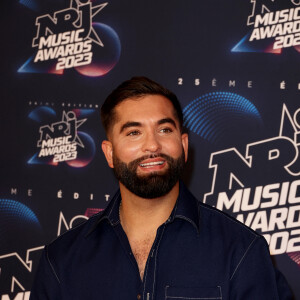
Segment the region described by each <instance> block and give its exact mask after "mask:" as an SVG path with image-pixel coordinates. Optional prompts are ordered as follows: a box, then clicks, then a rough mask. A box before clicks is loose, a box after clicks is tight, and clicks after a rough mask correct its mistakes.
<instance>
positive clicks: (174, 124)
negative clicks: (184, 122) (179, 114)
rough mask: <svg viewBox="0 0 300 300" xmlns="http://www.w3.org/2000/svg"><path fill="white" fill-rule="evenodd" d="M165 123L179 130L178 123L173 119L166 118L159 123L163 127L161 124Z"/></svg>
mask: <svg viewBox="0 0 300 300" xmlns="http://www.w3.org/2000/svg"><path fill="white" fill-rule="evenodd" d="M165 123H170V124H172V125H173V126H174V127H175V128H177V126H176V123H175V121H174V120H173V119H171V118H165V119H161V120H159V121H158V122H157V124H158V125H161V124H165Z"/></svg>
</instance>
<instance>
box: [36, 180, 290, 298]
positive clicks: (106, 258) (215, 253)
mask: <svg viewBox="0 0 300 300" xmlns="http://www.w3.org/2000/svg"><path fill="white" fill-rule="evenodd" d="M120 201H121V196H120V193H119V192H118V193H117V194H116V195H115V196H114V198H113V199H112V200H111V202H110V203H109V205H108V207H107V208H106V209H105V210H104V211H103V212H102V213H100V214H97V215H95V216H93V217H91V218H90V219H89V220H88V221H87V222H85V223H84V224H82V225H80V226H78V227H76V228H74V229H72V230H70V231H68V232H67V233H65V234H63V235H62V236H60V237H58V238H57V239H56V240H55V241H54V242H52V243H51V244H50V245H48V246H46V247H45V250H44V252H43V256H42V258H41V262H40V265H39V269H38V272H37V276H36V280H35V283H34V286H33V289H32V292H31V297H30V299H31V300H37V299H39V300H45V299H57V300H64V299H69V300H76V299H79V300H85V299H104V300H116V299H119V300H134V299H144V300H150V299H151V300H154V299H159V300H160V299H174V300H176V299H178V300H184V299H194V300H197V299H223V300H225V299H226V300H227V299H231V300H233V299H241V300H248V299H249V300H250V299H251V300H257V299H263V300H268V299H270V300H276V299H292V297H291V295H290V291H289V288H288V287H287V285H286V282H285V280H284V278H283V277H282V276H281V275H280V273H279V272H277V271H276V270H275V269H274V267H273V265H272V262H271V258H270V255H269V250H268V245H267V243H266V241H265V240H264V238H263V237H261V236H260V235H258V234H257V233H255V232H254V231H253V230H251V229H249V228H248V227H246V226H245V225H243V224H241V223H240V222H238V221H236V220H235V219H233V218H231V217H229V216H227V215H225V214H224V213H222V212H220V211H218V210H216V209H214V208H212V207H210V206H207V205H205V204H203V203H201V202H199V201H197V200H196V199H195V198H194V196H193V195H192V194H191V193H190V192H189V191H188V190H187V189H186V188H185V186H184V185H183V184H182V183H181V184H180V193H179V197H178V200H177V203H176V205H175V207H174V209H173V211H172V213H171V216H170V217H169V219H168V220H167V221H166V222H165V223H164V224H162V225H161V226H160V227H159V228H158V230H157V234H156V238H155V241H154V243H153V246H152V249H151V250H150V254H149V257H148V260H147V263H146V266H145V272H144V278H143V280H141V279H140V274H139V269H138V265H137V262H136V260H135V258H134V255H133V254H132V251H131V248H130V245H129V242H128V239H127V236H126V234H125V232H124V230H123V229H122V226H121V224H120V219H119V205H120ZM145 222H146V220H145Z"/></svg>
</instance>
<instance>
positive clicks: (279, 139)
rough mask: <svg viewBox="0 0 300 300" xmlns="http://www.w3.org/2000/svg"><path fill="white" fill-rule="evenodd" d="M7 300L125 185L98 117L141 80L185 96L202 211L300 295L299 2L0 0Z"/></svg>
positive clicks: (26, 290) (25, 291)
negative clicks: (216, 215)
mask: <svg viewBox="0 0 300 300" xmlns="http://www.w3.org/2000/svg"><path fill="white" fill-rule="evenodd" d="M0 14H1V18H0V23H1V36H2V42H1V45H2V46H1V49H0V51H1V56H0V60H1V69H0V72H1V82H2V83H1V88H0V96H1V102H2V109H1V110H0V120H1V131H0V135H1V141H2V147H1V150H0V151H1V157H2V159H1V168H0V172H1V181H0V188H1V189H0V270H1V272H0V298H1V299H15V298H16V297H22V299H28V297H29V294H30V289H31V285H32V281H33V278H34V274H35V271H36V267H37V264H38V260H39V256H40V253H41V251H42V249H43V246H44V245H45V244H46V243H49V242H50V241H51V240H52V239H54V238H56V237H57V236H58V235H59V234H61V233H63V232H64V231H66V230H68V229H70V228H72V227H73V226H75V225H76V224H78V223H79V222H82V221H83V220H86V219H88V218H89V217H90V216H91V215H92V214H94V213H96V212H99V211H100V210H102V209H104V208H105V207H106V205H107V203H108V201H109V200H110V197H111V195H113V193H114V191H115V190H116V189H117V186H118V185H117V182H116V180H115V179H114V176H113V173H112V171H111V170H110V169H109V168H108V166H107V164H106V161H105V159H104V156H103V154H102V153H101V152H102V151H101V147H100V145H101V141H102V140H103V139H104V138H105V134H104V131H103V129H102V126H101V121H100V116H99V108H100V106H101V105H102V103H103V101H104V99H105V97H106V96H107V95H108V94H109V92H110V91H111V90H112V89H113V88H114V87H116V85H118V84H119V83H121V82H122V81H123V80H126V79H128V78H130V77H132V76H136V75H144V76H148V77H150V78H152V79H154V80H156V81H158V82H160V83H162V84H163V85H165V86H167V87H168V88H169V89H171V90H173V91H174V92H175V93H176V94H177V95H178V97H179V99H180V101H181V104H182V107H183V110H184V125H185V127H186V129H187V130H188V131H189V136H190V151H189V162H188V164H187V166H186V170H185V174H184V181H185V182H186V184H187V185H188V186H189V188H190V189H191V190H192V192H193V193H194V194H195V195H196V196H197V197H198V199H199V200H200V201H203V202H205V203H207V204H210V205H213V206H216V207H217V208H219V209H220V210H223V211H225V212H227V213H229V214H231V215H233V216H234V217H236V218H237V219H238V220H240V221H241V222H243V223H245V224H247V225H248V226H250V227H252V228H253V229H254V230H256V231H257V232H259V233H261V234H263V235H264V236H265V238H266V240H267V241H268V243H269V246H270V252H271V254H272V255H273V258H274V261H275V264H276V265H277V267H278V268H279V269H280V270H281V271H282V272H283V273H284V275H285V276H286V278H287V280H288V282H289V284H290V285H291V287H292V289H293V292H294V294H295V299H300V289H299V280H300V192H299V186H300V179H299V175H300V157H299V143H300V137H299V136H300V134H299V132H300V102H299V100H298V99H299V94H300V76H299V75H300V72H299V63H300V46H299V45H300V5H299V3H298V2H297V1H292V0H288V1H284V0H274V1H271V0H260V1H258V0H257V1H252V0H251V1H250V0H245V1H237V0H229V1H221V0H214V1H197V0H190V1H183V0H181V1H175V2H174V1H170V0H167V1H157V0H153V1H151V2H147V1H137V0H128V1H121V0H112V1H109V2H102V1H99V0H95V1H91V0H87V1H79V0H78V1H77V0H51V1H48V0H19V1H16V0H15V1H2V3H1V10H0Z"/></svg>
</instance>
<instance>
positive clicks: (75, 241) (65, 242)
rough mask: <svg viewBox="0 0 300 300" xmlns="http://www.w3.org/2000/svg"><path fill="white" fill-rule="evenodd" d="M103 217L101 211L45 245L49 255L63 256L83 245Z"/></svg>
mask: <svg viewBox="0 0 300 300" xmlns="http://www.w3.org/2000/svg"><path fill="white" fill-rule="evenodd" d="M102 217H103V211H101V212H99V213H97V214H95V215H93V216H91V217H90V218H89V219H88V220H86V221H84V222H82V223H80V224H79V225H76V226H75V227H73V228H71V229H69V230H68V231H66V232H65V233H63V234H61V235H60V236H59V237H57V238H56V239H54V240H53V241H51V242H50V243H49V244H48V245H47V250H48V253H49V255H51V256H52V254H53V255H55V256H59V255H60V254H61V255H64V256H65V254H66V253H67V252H68V251H70V249H72V248H77V246H79V245H80V244H81V243H83V242H84V241H85V240H86V238H87V237H88V236H89V234H90V233H91V232H92V231H93V229H94V228H95V227H96V226H97V224H98V223H99V221H100V220H101V219H102Z"/></svg>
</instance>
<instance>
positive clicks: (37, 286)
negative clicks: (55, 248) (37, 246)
mask: <svg viewBox="0 0 300 300" xmlns="http://www.w3.org/2000/svg"><path fill="white" fill-rule="evenodd" d="M29 299H30V300H61V299H62V297H61V294H60V282H59V278H58V277H57V275H56V273H55V272H54V270H53V267H52V265H51V262H50V261H49V258H48V248H47V246H46V247H45V249H44V251H43V253H42V256H41V259H40V263H39V266H38V270H37V273H36V275H35V280H34V283H33V287H32V289H31V293H30V298H29Z"/></svg>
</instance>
